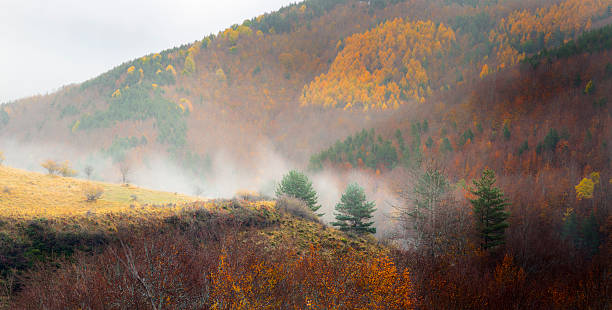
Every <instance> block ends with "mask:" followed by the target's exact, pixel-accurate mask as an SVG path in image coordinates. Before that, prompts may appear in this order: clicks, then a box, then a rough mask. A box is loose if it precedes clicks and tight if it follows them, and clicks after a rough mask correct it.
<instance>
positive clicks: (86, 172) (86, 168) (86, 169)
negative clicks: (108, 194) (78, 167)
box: [83, 165, 93, 180]
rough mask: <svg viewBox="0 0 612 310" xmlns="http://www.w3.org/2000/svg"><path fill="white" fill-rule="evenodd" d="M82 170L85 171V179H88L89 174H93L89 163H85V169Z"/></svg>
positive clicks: (89, 177)
mask: <svg viewBox="0 0 612 310" xmlns="http://www.w3.org/2000/svg"><path fill="white" fill-rule="evenodd" d="M83 172H85V175H86V176H87V179H88V180H90V179H91V175H92V174H93V167H92V166H91V165H87V166H85V169H84V170H83Z"/></svg>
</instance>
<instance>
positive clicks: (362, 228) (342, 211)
mask: <svg viewBox="0 0 612 310" xmlns="http://www.w3.org/2000/svg"><path fill="white" fill-rule="evenodd" d="M375 207H376V204H374V202H373V201H370V202H368V201H367V199H366V194H365V191H364V190H363V188H361V187H360V186H359V185H357V184H356V183H353V184H349V186H347V188H346V191H345V192H344V194H342V198H340V202H339V203H338V204H337V205H336V211H337V212H338V213H336V222H333V223H332V225H333V226H337V227H338V228H339V229H340V230H342V231H353V232H356V233H372V234H374V233H376V228H374V227H371V226H372V224H374V222H367V220H369V219H371V218H372V213H374V211H375V210H376V208H375Z"/></svg>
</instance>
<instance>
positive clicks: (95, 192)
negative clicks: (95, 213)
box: [83, 184, 104, 202]
mask: <svg viewBox="0 0 612 310" xmlns="http://www.w3.org/2000/svg"><path fill="white" fill-rule="evenodd" d="M83 193H84V194H85V198H87V202H96V201H98V199H100V197H102V194H104V188H103V187H102V186H100V185H94V184H87V185H86V186H85V188H84V189H83Z"/></svg>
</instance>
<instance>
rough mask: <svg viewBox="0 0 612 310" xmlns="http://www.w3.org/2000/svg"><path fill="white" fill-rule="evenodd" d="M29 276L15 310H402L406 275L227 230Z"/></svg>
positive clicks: (371, 259) (358, 256)
mask: <svg viewBox="0 0 612 310" xmlns="http://www.w3.org/2000/svg"><path fill="white" fill-rule="evenodd" d="M121 240H122V241H121V242H119V243H117V244H114V245H112V246H109V247H108V248H107V249H106V250H105V251H104V252H103V253H101V254H99V255H95V256H91V255H81V256H78V257H77V258H76V260H75V262H64V263H61V264H60V265H59V269H58V270H57V271H56V272H48V270H44V269H40V270H39V271H37V272H34V273H31V274H30V275H29V281H28V282H27V283H26V284H25V287H24V289H23V290H22V292H21V294H20V295H19V296H18V297H17V298H16V302H15V303H14V308H16V309H77V308H83V309H102V308H118V309H203V308H204V309H207V308H208V309H357V308H359V309H409V308H411V307H412V305H413V304H414V300H413V296H412V286H411V282H410V278H409V274H408V272H407V271H405V270H400V269H398V268H397V267H396V266H395V264H394V263H393V262H392V261H391V260H390V259H389V258H388V257H387V256H385V255H375V256H370V255H366V254H365V253H360V252H356V251H354V250H350V249H348V250H344V251H342V252H336V253H329V252H325V251H322V250H320V249H318V248H316V247H311V248H310V249H309V250H307V251H305V252H303V253H300V252H299V251H298V250H297V249H295V248H289V247H287V248H284V247H275V248H270V247H269V246H268V245H267V243H266V242H267V241H266V239H265V238H263V237H261V236H259V235H258V234H256V233H252V232H245V231H240V229H236V227H231V226H227V225H225V226H224V225H221V226H216V227H215V229H214V230H201V229H197V230H196V229H191V228H189V227H182V228H181V229H180V230H173V231H165V232H163V233H162V232H160V233H153V232H148V233H140V234H136V235H131V236H130V235H126V236H123V237H121Z"/></svg>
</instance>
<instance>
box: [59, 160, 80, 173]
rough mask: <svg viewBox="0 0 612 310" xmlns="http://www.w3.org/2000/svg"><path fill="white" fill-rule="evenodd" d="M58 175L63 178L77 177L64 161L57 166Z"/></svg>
mask: <svg viewBox="0 0 612 310" xmlns="http://www.w3.org/2000/svg"><path fill="white" fill-rule="evenodd" d="M59 174H61V175H62V176H63V177H73V176H75V175H77V172H76V171H75V170H74V169H72V167H70V163H69V162H68V161H65V162H64V163H63V164H61V165H59Z"/></svg>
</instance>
